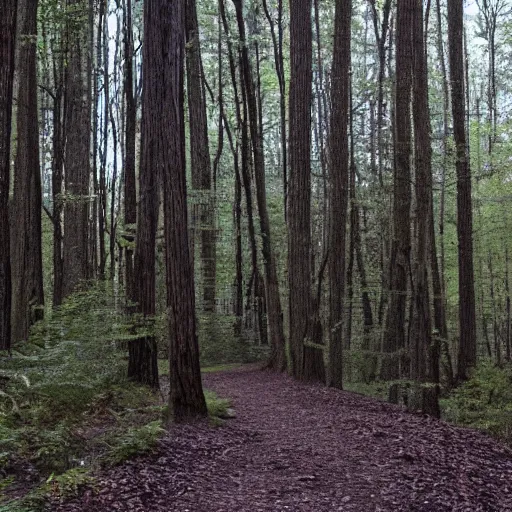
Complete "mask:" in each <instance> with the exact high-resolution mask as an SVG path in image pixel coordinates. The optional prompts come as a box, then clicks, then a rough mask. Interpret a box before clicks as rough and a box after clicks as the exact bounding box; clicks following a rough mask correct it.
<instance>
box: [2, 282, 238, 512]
mask: <svg viewBox="0 0 512 512" xmlns="http://www.w3.org/2000/svg"><path fill="white" fill-rule="evenodd" d="M120 301H122V299H120V297H119V296H115V294H114V292H113V288H112V285H111V284H109V283H100V284H97V285H95V286H93V287H92V288H89V289H87V291H83V292H80V293H77V294H75V295H74V296H73V297H71V298H70V299H69V300H68V301H66V303H65V304H63V305H62V306H61V307H60V308H58V309H56V310H55V311H54V312H53V314H52V316H51V318H49V319H46V320H45V321H43V322H40V323H39V324H38V325H36V326H35V327H34V329H33V331H32V334H31V338H30V340H29V341H28V342H26V343H24V344H22V345H19V346H16V347H14V350H13V353H12V357H9V358H7V357H3V358H0V512H7V511H8V512H27V511H31V512H34V511H37V510H42V509H43V508H44V505H45V504H46V503H47V501H48V499H49V498H53V499H64V498H66V497H69V496H71V495H74V494H76V493H77V492H78V491H79V490H80V489H81V488H82V487H84V486H88V487H91V486H92V487H94V472H95V470H96V469H97V468H99V467H105V466H112V465H116V464H120V463H122V462H123V461H125V460H126V459H129V458H131V457H134V456H138V455H141V454H145V453H148V452H151V451H152V450H153V449H154V448H155V447H156V446H157V443H158V439H159V438H160V437H161V436H162V434H163V432H165V429H164V422H165V420H164V419H165V418H166V410H167V406H166V404H165V403H164V402H163V401H162V395H161V394H156V393H153V392H152V391H150V390H149V389H148V388H145V387H141V386H137V385H135V384H133V383H131V382H129V381H127V379H126V376H125V375H126V367H127V361H126V348H127V344H128V343H129V342H130V340H131V339H132V338H134V337H135V338H136V337H138V336H139V335H140V333H139V332H133V331H134V329H133V326H132V325H131V324H130V323H129V322H128V319H127V317H126V315H124V314H123V312H122V308H121V307H119V306H120V305H122V302H121V304H120ZM167 367H168V364H167ZM167 374H168V371H167ZM206 398H207V405H208V410H209V413H210V417H211V418H212V420H215V418H216V417H217V416H218V415H222V413H223V412H225V410H226V409H227V408H228V407H229V402H227V401H225V400H221V399H219V398H218V397H216V396H215V395H214V394H213V393H207V396H206ZM19 496H22V498H21V499H17V500H13V499H11V498H13V497H19ZM7 499H11V501H7Z"/></svg>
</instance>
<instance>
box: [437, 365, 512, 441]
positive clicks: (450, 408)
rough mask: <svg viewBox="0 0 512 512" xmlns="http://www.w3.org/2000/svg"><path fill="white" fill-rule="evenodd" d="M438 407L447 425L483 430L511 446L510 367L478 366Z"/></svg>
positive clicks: (511, 392)
mask: <svg viewBox="0 0 512 512" xmlns="http://www.w3.org/2000/svg"><path fill="white" fill-rule="evenodd" d="M441 407H442V411H443V417H444V418H445V419H446V420H447V421H451V422H453V423H457V424H459V425H463V426H467V427H472V428H477V429H480V430H485V431H486V432H489V433H490V434H491V435H492V436H493V437H495V438H497V439H499V440H500V441H502V442H504V443H506V444H508V445H510V446H512V365H508V366H504V367H502V368H499V367H496V366H494V365H493V364H491V363H489V362H485V363H482V364H480V365H479V366H478V367H477V368H476V370H475V371H474V374H473V375H472V377H471V379H469V380H468V381H467V382H465V383H464V384H462V385H461V386H459V387H458V388H456V389H455V390H453V391H452V393H451V394H450V395H449V396H448V397H447V398H445V399H443V400H441Z"/></svg>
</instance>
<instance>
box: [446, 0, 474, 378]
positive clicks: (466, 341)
mask: <svg viewBox="0 0 512 512" xmlns="http://www.w3.org/2000/svg"><path fill="white" fill-rule="evenodd" d="M463 12H464V8H463V2H462V0H450V1H449V2H448V37H449V57H450V58H449V62H450V83H451V92H452V115H453V135H454V140H455V148H456V168H457V238H458V242H459V360H458V369H457V377H458V380H465V379H467V378H468V377H469V370H470V368H472V367H474V366H475V364H476V319H475V289H474V272H473V210H472V204H471V171H470V167H469V160H468V154H467V146H466V128H465V124H464V108H465V102H464V97H465V93H464V50H463V32H464V21H463Z"/></svg>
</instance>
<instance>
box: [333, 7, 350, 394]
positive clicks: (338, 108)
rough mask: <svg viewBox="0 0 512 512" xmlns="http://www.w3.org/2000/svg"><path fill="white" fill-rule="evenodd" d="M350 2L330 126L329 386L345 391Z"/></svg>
mask: <svg viewBox="0 0 512 512" xmlns="http://www.w3.org/2000/svg"><path fill="white" fill-rule="evenodd" d="M351 11H352V5H351V0H337V2H336V14H335V21H334V49H333V51H334V57H333V64H332V72H331V82H332V85H331V103H332V107H331V109H332V110H331V124H330V130H329V133H330V139H329V151H330V162H329V165H330V177H331V198H330V202H329V205H330V220H329V227H330V237H329V285H330V303H329V304H330V317H329V329H330V333H329V372H328V385H329V386H332V387H336V388H338V389H342V387H343V314H344V303H345V302H344V300H345V254H346V247H345V243H346V224H347V203H348V176H349V147H348V122H349V90H350V39H351V31H350V22H351V18H352V13H351Z"/></svg>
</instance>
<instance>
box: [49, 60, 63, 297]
mask: <svg viewBox="0 0 512 512" xmlns="http://www.w3.org/2000/svg"><path fill="white" fill-rule="evenodd" d="M53 80H54V83H55V94H54V97H53V112H52V117H53V127H52V128H53V142H52V146H53V147H52V200H53V216H52V217H53V307H57V306H60V305H61V304H62V300H63V298H64V289H63V285H64V282H63V279H64V260H63V255H62V239H63V233H62V212H63V209H64V201H63V196H62V186H63V180H64V176H63V170H64V169H63V166H64V123H65V119H64V115H63V110H64V105H63V103H64V91H63V89H64V52H63V51H61V52H60V56H59V59H58V60H57V59H54V63H53Z"/></svg>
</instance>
